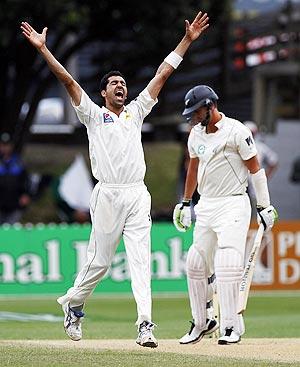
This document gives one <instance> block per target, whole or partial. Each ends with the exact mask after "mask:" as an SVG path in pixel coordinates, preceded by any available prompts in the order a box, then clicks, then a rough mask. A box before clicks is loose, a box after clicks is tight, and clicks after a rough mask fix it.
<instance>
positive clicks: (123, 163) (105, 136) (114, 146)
mask: <svg viewBox="0 0 300 367" xmlns="http://www.w3.org/2000/svg"><path fill="white" fill-rule="evenodd" d="M156 103H157V99H156V100H153V99H152V98H151V96H150V94H149V92H148V90H147V88H145V89H144V90H143V91H142V92H141V93H140V94H139V96H138V97H137V98H136V99H135V100H133V101H131V102H130V103H129V104H128V105H126V106H124V110H123V111H122V112H121V114H120V116H117V115H116V114H115V113H113V112H111V111H109V110H108V109H107V108H106V107H100V106H98V105H96V104H95V103H94V102H93V101H92V100H91V99H90V98H89V96H88V95H87V94H86V93H85V92H84V90H82V94H81V101H80V105H79V106H74V104H73V107H74V108H75V111H76V114H77V116H78V118H79V120H80V122H81V123H83V124H84V125H85V126H86V128H87V134H88V139H89V154H90V160H91V167H92V173H93V175H94V177H95V178H96V179H97V180H98V181H99V182H101V183H107V184H117V185H120V184H131V183H135V182H139V181H143V179H144V176H145V172H146V165H145V159H144V151H143V147H142V142H141V130H142V123H143V120H144V118H145V117H146V116H147V115H148V114H149V113H150V112H151V110H152V107H153V106H154V105H155V104H156Z"/></svg>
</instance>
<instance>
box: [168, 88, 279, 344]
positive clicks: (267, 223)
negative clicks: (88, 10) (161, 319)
mask: <svg viewBox="0 0 300 367" xmlns="http://www.w3.org/2000/svg"><path fill="white" fill-rule="evenodd" d="M218 99H219V97H218V95H217V94H216V92H215V91H214V90H213V89H212V88H211V87H209V86H206V85H198V86H195V87H194V88H192V89H191V90H190V91H189V92H188V93H187V94H186V96H185V99H184V102H185V109H184V111H183V116H185V117H186V118H187V120H188V122H189V123H190V124H191V125H192V129H191V131H190V134H189V138H188V150H189V155H190V162H189V167H188V171H187V177H186V181H185V189H184V195H183V200H182V202H181V203H180V204H177V205H176V207H175V209H174V213H173V220H174V224H175V226H176V228H177V229H178V230H179V231H183V232H185V231H186V230H188V229H189V228H190V226H191V198H192V195H193V193H194V191H195V189H196V187H197V189H198V192H199V194H200V199H199V202H198V203H197V205H196V206H195V215H196V223H195V229H194V233H193V243H192V245H191V247H190V248H189V251H188V255H187V264H186V267H187V281H188V291H189V298H190V306H191V311H192V317H193V321H192V325H191V329H190V330H189V332H188V333H187V334H185V335H184V336H183V337H182V338H181V339H180V343H181V344H190V343H196V342H198V341H200V340H201V338H202V337H203V336H204V335H206V334H209V333H210V332H211V331H212V330H211V329H212V325H215V322H213V320H209V319H208V318H207V313H206V303H207V300H208V282H207V279H208V278H209V277H211V275H212V274H213V273H214V272H215V274H216V283H217V294H218V299H219V304H220V337H219V339H218V344H233V343H238V342H239V341H240V340H241V335H243V333H244V332H245V325H244V321H243V316H242V315H238V314H237V307H238V295H239V285H240V282H241V279H242V274H243V269H244V256H245V247H246V237H247V231H248V228H249V224H250V217H251V206H250V201H249V197H248V195H247V192H246V190H247V185H248V183H247V179H248V172H250V176H251V179H252V183H253V186H254V190H255V195H256V200H257V213H258V215H257V218H258V222H259V223H261V222H262V223H263V225H264V230H265V231H268V230H270V229H271V228H272V226H273V224H274V221H275V220H276V219H277V217H278V216H277V212H276V210H275V208H274V207H273V206H272V205H270V197H269V190H268V184H267V178H266V174H265V171H264V169H262V168H261V167H260V165H259V162H258V159H257V150H256V146H255V142H254V139H253V136H252V134H251V131H250V130H249V128H247V127H246V126H244V125H243V124H242V123H241V122H240V121H238V120H235V119H233V118H229V117H227V116H225V115H224V114H223V113H221V112H219V111H218Z"/></svg>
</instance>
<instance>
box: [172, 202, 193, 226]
mask: <svg viewBox="0 0 300 367" xmlns="http://www.w3.org/2000/svg"><path fill="white" fill-rule="evenodd" d="M173 223H174V226H175V227H176V229H177V230H178V231H179V232H186V231H187V230H188V229H190V228H191V226H192V212H191V200H183V201H182V203H180V204H177V205H176V206H175V209H174V211H173Z"/></svg>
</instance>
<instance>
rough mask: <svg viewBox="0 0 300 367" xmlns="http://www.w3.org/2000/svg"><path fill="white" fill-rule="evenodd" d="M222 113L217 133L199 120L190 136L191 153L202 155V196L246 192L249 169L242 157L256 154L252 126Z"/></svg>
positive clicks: (199, 186)
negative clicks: (207, 130)
mask: <svg viewBox="0 0 300 367" xmlns="http://www.w3.org/2000/svg"><path fill="white" fill-rule="evenodd" d="M221 115H222V119H221V120H220V121H219V122H217V123H216V127H217V128H218V130H217V131H216V132H215V133H211V134H207V133H206V131H205V127H203V126H201V124H198V125H196V126H195V127H193V129H192V130H191V132H190V135H189V139H188V149H189V154H190V157H191V158H196V157H198V158H199V167H198V191H199V194H200V195H202V196H203V197H220V196H231V195H239V194H244V193H245V192H246V188H247V178H248V169H247V167H246V166H245V164H244V162H243V161H244V160H248V159H250V158H252V157H254V156H255V155H256V154H257V151H256V146H255V143H254V139H253V137H252V134H251V131H250V130H249V128H247V127H246V126H244V125H243V124H242V123H241V122H240V121H237V120H234V119H231V118H228V117H226V116H225V115H224V114H221Z"/></svg>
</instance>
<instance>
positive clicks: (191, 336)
mask: <svg viewBox="0 0 300 367" xmlns="http://www.w3.org/2000/svg"><path fill="white" fill-rule="evenodd" d="M190 323H191V324H192V325H191V329H190V331H189V332H188V333H187V334H185V335H184V336H183V337H182V338H181V339H179V343H180V344H195V343H198V342H199V341H200V340H201V339H202V338H203V337H204V335H209V334H211V333H213V332H214V331H216V330H217V329H218V328H219V324H218V322H217V321H216V320H215V319H206V327H205V329H204V330H203V329H200V328H199V327H198V326H196V325H195V323H194V321H190Z"/></svg>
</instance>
